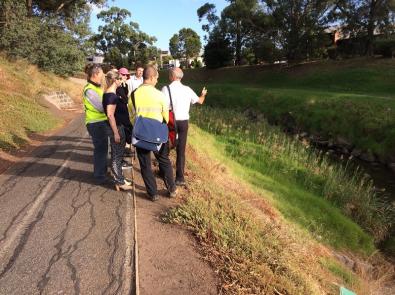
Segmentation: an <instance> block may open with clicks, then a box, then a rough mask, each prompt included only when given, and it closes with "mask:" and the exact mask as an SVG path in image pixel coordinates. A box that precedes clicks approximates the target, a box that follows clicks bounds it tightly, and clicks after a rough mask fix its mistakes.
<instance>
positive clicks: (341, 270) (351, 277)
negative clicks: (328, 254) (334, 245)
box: [321, 258, 359, 288]
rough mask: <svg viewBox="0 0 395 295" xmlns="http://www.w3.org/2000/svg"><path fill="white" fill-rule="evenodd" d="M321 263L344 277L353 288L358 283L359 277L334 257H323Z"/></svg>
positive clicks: (335, 273) (333, 272) (336, 274)
mask: <svg viewBox="0 0 395 295" xmlns="http://www.w3.org/2000/svg"><path fill="white" fill-rule="evenodd" d="M321 264H322V265H323V266H324V267H325V268H327V269H328V270H329V271H330V272H331V273H332V274H334V275H335V276H337V277H339V278H342V280H343V281H344V282H345V283H346V284H347V285H348V286H350V287H351V288H352V287H353V286H355V285H358V284H359V282H358V278H357V276H356V275H355V274H353V273H352V272H351V271H349V270H348V269H346V268H345V267H344V266H342V265H340V264H339V263H338V262H336V261H334V260H332V259H327V258H326V259H321Z"/></svg>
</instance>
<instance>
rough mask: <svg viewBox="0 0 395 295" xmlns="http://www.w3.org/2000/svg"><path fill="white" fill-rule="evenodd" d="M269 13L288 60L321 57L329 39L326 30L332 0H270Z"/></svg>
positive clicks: (279, 42) (268, 2)
mask: <svg viewBox="0 0 395 295" xmlns="http://www.w3.org/2000/svg"><path fill="white" fill-rule="evenodd" d="M265 2H266V4H267V9H268V12H269V13H270V14H271V15H272V16H273V19H274V26H275V28H276V30H277V32H278V33H277V35H276V42H277V43H278V44H280V46H281V48H282V49H283V50H284V52H285V54H286V57H287V59H288V60H301V59H305V58H309V57H314V56H319V55H320V53H321V52H320V50H321V49H322V47H323V45H324V44H325V42H326V41H327V39H326V38H327V37H326V34H325V32H324V29H325V28H326V27H327V25H328V18H327V16H328V14H329V12H330V10H331V8H332V7H333V2H332V1H329V0H318V1H310V0H293V1H288V0H268V1H265Z"/></svg>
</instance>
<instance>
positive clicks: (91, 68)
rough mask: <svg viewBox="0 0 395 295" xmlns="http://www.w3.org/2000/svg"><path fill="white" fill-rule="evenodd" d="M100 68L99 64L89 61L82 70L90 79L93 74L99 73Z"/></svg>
mask: <svg viewBox="0 0 395 295" xmlns="http://www.w3.org/2000/svg"><path fill="white" fill-rule="evenodd" d="M100 70H103V69H102V67H101V65H100V64H93V63H90V64H87V65H86V66H85V69H84V72H85V74H86V75H87V78H88V79H90V78H92V76H93V75H95V74H97V73H99V72H100Z"/></svg>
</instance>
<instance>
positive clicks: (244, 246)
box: [165, 129, 393, 295]
mask: <svg viewBox="0 0 395 295" xmlns="http://www.w3.org/2000/svg"><path fill="white" fill-rule="evenodd" d="M191 137H192V138H191V139H192V141H193V142H195V143H196V142H200V143H202V142H204V148H203V147H202V148H201V146H199V148H198V149H194V148H193V147H190V148H189V153H188V159H189V160H190V161H189V162H188V168H189V169H188V170H187V173H188V178H189V179H191V183H190V185H189V186H188V189H187V190H186V191H184V194H182V195H185V196H187V197H185V198H184V199H183V203H182V204H181V205H180V206H179V207H178V208H176V209H174V210H172V211H171V212H169V213H168V215H167V216H166V218H165V219H166V220H167V221H170V222H175V223H180V224H184V225H186V226H188V227H189V228H190V229H191V230H192V231H193V232H194V234H195V236H196V237H197V239H198V240H199V243H200V245H201V246H202V253H203V256H204V257H205V259H206V260H207V261H209V262H210V264H211V265H212V266H213V267H214V268H215V270H216V272H217V273H218V275H219V277H220V280H221V286H220V294H277V295H278V294H338V292H339V289H338V288H339V287H338V286H340V285H343V286H346V287H348V288H350V289H352V290H356V291H357V293H358V294H373V293H372V292H371V290H373V289H375V288H377V284H378V285H380V286H381V285H382V283H380V282H381V281H382V280H385V281H387V280H388V278H387V277H386V275H381V274H380V275H379V276H378V277H377V278H373V277H370V278H367V276H365V275H363V273H362V272H361V271H359V270H356V272H354V271H352V270H351V269H347V267H346V266H345V265H343V264H342V263H340V262H339V261H337V260H336V258H334V256H333V255H332V253H333V250H331V249H329V248H328V247H326V246H324V245H322V244H320V243H318V242H316V241H315V240H314V239H313V238H312V237H311V236H310V235H309V234H308V233H307V232H306V231H305V230H302V229H300V228H299V227H297V226H295V225H294V224H292V223H290V222H288V221H286V220H285V219H284V218H283V217H282V215H281V213H279V212H278V211H277V210H276V209H274V208H273V207H272V206H271V204H270V203H269V202H268V201H266V200H265V196H262V194H260V193H258V192H255V191H254V190H253V189H252V187H251V186H249V185H248V184H246V183H245V182H243V181H241V180H240V179H239V178H237V177H236V176H234V175H233V174H232V170H231V169H230V168H229V167H228V166H227V165H226V164H224V163H220V162H219V161H217V160H216V159H215V156H213V154H214V155H215V152H213V153H210V151H209V150H210V149H213V143H212V142H210V139H208V138H206V137H205V138H203V137H201V135H200V134H198V133H197V132H194V130H193V129H192V130H191ZM361 263H362V260H360V265H362V264H361ZM364 263H369V262H364ZM378 265H381V266H385V265H387V266H388V263H387V262H385V261H381V262H380V263H378ZM387 270H388V269H387ZM392 273H393V272H392Z"/></svg>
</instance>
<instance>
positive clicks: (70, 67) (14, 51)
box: [0, 1, 85, 76]
mask: <svg viewBox="0 0 395 295" xmlns="http://www.w3.org/2000/svg"><path fill="white" fill-rule="evenodd" d="M5 5H6V9H7V23H6V25H5V26H4V30H3V32H2V34H1V35H0V44H1V45H0V49H2V50H4V51H5V52H6V53H7V55H8V56H9V57H11V58H26V59H28V60H29V62H31V63H33V64H36V65H38V66H39V67H40V68H42V69H44V70H47V71H51V72H53V73H55V74H57V75H62V76H68V75H72V74H73V73H75V72H77V71H79V70H81V69H82V68H83V65H84V62H85V54H84V51H83V50H82V48H81V46H80V44H79V42H78V40H76V38H75V37H74V35H73V33H72V32H71V31H69V30H65V29H64V28H63V27H62V26H60V25H55V23H56V20H55V19H53V18H51V17H37V16H32V17H27V16H26V15H27V11H26V7H25V5H24V3H23V2H18V1H15V2H9V1H7V2H5Z"/></svg>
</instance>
